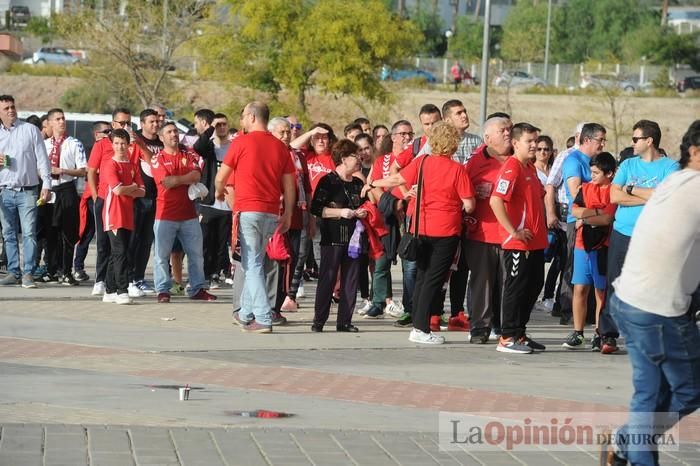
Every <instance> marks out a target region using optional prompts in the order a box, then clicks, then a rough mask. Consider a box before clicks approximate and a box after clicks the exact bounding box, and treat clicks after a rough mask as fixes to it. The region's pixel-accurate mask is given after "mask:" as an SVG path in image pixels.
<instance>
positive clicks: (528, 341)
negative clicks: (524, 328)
mask: <svg viewBox="0 0 700 466" xmlns="http://www.w3.org/2000/svg"><path fill="white" fill-rule="evenodd" d="M518 343H520V344H521V345H527V346H529V347H530V349H532V351H544V350H546V349H547V347H546V346H544V345H543V344H542V343H537V342H536V341H535V340H533V339H532V338H530V337H528V336H527V335H525V336H523V337H520V340H518Z"/></svg>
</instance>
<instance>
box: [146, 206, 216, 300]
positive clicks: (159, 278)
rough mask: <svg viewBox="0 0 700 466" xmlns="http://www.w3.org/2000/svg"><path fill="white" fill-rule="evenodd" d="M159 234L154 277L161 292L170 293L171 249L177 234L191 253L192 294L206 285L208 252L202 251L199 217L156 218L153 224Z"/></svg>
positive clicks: (189, 270)
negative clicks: (181, 218)
mask: <svg viewBox="0 0 700 466" xmlns="http://www.w3.org/2000/svg"><path fill="white" fill-rule="evenodd" d="M153 234H154V236H155V258H154V259H155V264H154V267H153V281H154V285H155V287H156V292H157V293H170V287H171V286H172V281H171V279H170V267H169V263H170V252H171V251H172V249H173V243H174V242H175V238H177V239H179V240H180V243H181V244H182V249H184V251H185V254H186V255H187V275H188V278H189V281H190V288H189V293H188V294H189V296H193V295H195V294H197V292H198V291H199V290H201V289H202V288H204V256H203V254H202V228H201V227H200V226H199V222H198V221H197V219H196V218H192V219H190V220H184V221H181V222H173V221H170V220H156V221H155V223H154V224H153Z"/></svg>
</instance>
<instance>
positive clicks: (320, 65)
mask: <svg viewBox="0 0 700 466" xmlns="http://www.w3.org/2000/svg"><path fill="white" fill-rule="evenodd" d="M224 4H225V5H227V6H228V7H229V8H228V11H227V12H225V11H223V10H219V11H218V12H217V13H218V17H217V18H212V19H214V20H215V21H214V22H212V24H210V26H209V27H208V29H207V32H206V33H205V34H204V35H203V37H202V41H201V43H200V44H199V50H200V54H201V55H202V56H203V57H204V60H205V70H206V71H207V72H209V73H211V74H212V76H218V77H220V78H223V79H226V80H228V81H234V82H236V83H239V84H244V85H247V86H250V87H253V88H255V89H260V90H264V91H267V92H271V93H272V95H273V98H277V94H278V92H279V91H280V90H281V89H285V90H287V91H288V92H290V93H291V94H292V95H293V96H294V97H295V101H296V102H297V105H298V107H299V110H300V111H302V112H305V111H306V94H307V92H308V91H309V90H310V89H311V88H312V87H316V88H318V89H319V90H321V91H322V92H325V93H330V94H349V95H362V96H364V97H367V98H369V99H373V100H379V101H384V100H386V99H387V97H388V95H389V94H388V92H387V91H386V89H385V88H384V87H383V86H382V85H381V83H380V81H379V70H380V68H381V66H382V65H383V64H387V65H389V66H391V65H396V64H399V63H401V61H402V59H403V58H404V57H408V56H411V55H412V54H413V53H415V51H416V50H417V49H418V44H419V43H420V42H421V40H422V34H421V33H420V31H419V30H418V28H417V27H416V26H415V25H414V24H413V23H412V22H410V21H406V20H404V19H401V18H399V17H397V16H395V15H393V14H392V13H391V12H390V11H389V10H387V8H386V6H385V4H384V2H383V1H382V0H284V1H282V0H256V1H243V0H226V1H225V2H224ZM223 31H227V33H225V34H224V33H223Z"/></svg>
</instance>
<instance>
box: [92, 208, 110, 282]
mask: <svg viewBox="0 0 700 466" xmlns="http://www.w3.org/2000/svg"><path fill="white" fill-rule="evenodd" d="M104 204H105V201H104V199H102V198H101V197H98V198H97V200H96V201H95V239H96V241H95V242H96V244H97V260H96V262H95V283H97V282H104V281H105V279H106V278H107V264H108V262H109V254H110V250H111V248H110V244H109V236H107V232H105V229H104V222H103V221H102V209H103V208H104Z"/></svg>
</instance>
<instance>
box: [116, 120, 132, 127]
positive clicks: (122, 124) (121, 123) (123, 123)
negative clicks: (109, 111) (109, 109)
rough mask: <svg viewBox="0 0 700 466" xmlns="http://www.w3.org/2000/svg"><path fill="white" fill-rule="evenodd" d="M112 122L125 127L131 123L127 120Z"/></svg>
mask: <svg viewBox="0 0 700 466" xmlns="http://www.w3.org/2000/svg"><path fill="white" fill-rule="evenodd" d="M114 122H115V123H116V124H118V125H119V126H126V125H128V124H129V123H131V121H129V120H125V121H117V120H114Z"/></svg>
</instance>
